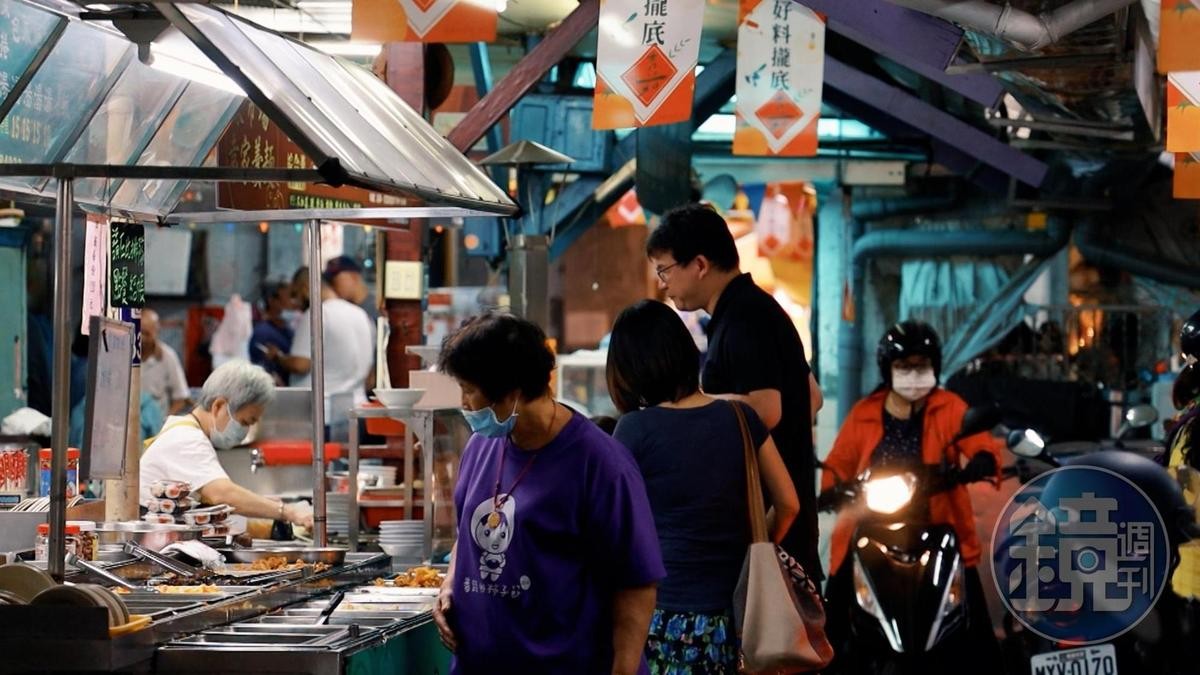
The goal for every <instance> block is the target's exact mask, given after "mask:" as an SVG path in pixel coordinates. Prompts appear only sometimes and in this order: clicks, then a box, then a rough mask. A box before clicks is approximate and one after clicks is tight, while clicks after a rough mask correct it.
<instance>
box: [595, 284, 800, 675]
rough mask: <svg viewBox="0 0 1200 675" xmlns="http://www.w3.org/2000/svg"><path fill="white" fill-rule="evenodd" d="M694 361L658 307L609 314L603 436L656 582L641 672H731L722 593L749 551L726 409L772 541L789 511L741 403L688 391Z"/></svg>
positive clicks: (789, 500) (728, 606) (782, 470)
mask: <svg viewBox="0 0 1200 675" xmlns="http://www.w3.org/2000/svg"><path fill="white" fill-rule="evenodd" d="M699 357H700V354H699V352H698V351H697V350H696V345H695V343H694V342H693V341H692V336H691V334H689V333H688V330H687V328H686V327H685V326H684V325H683V321H682V320H680V318H679V316H678V315H677V314H676V313H675V312H674V311H672V310H671V309H670V308H669V307H667V306H666V305H664V304H662V303H661V302H653V301H649V300H643V301H642V302H639V303H637V304H634V305H632V306H631V307H629V308H627V309H625V311H623V312H621V314H620V316H618V317H617V321H616V323H615V324H614V326H613V332H612V339H611V341H610V343H609V347H608V391H609V393H610V395H611V396H612V398H613V402H614V403H616V405H617V409H618V410H620V411H621V412H623V413H625V414H624V415H623V416H622V417H621V420H620V421H619V422H618V423H617V428H616V431H615V432H614V435H615V436H616V438H617V440H619V441H621V442H622V443H624V444H625V446H626V447H628V448H629V450H630V452H632V453H633V457H634V459H635V460H636V461H637V463H638V466H639V468H640V469H641V472H642V477H643V479H644V480H645V482H646V488H647V491H648V493H649V494H650V509H651V511H653V513H654V524H655V528H656V529H657V531H658V537H659V542H660V544H661V546H662V555H663V562H664V563H665V565H666V569H667V578H666V579H664V580H663V581H662V582H661V584H660V585H659V588H658V600H657V607H656V608H655V611H654V617H653V619H652V620H651V623H650V636H649V640H648V642H647V644H646V656H647V659H648V661H649V666H650V671H651V673H654V675H658V674H659V673H679V674H680V675H709V674H714V675H715V674H718V673H721V674H724V673H728V674H729V675H733V673H736V672H737V664H738V650H737V640H736V636H735V635H734V630H733V616H732V604H733V593H734V587H735V586H736V585H737V581H738V577H739V575H740V573H741V570H742V562H743V559H744V557H745V555H746V548H747V546H749V544H750V520H749V513H748V512H747V510H746V509H747V499H746V461H745V447H744V442H743V440H742V432H741V426H740V425H739V424H738V421H737V415H736V413H735V411H734V409H733V406H735V405H739V406H742V410H743V412H744V413H745V417H746V422H747V424H748V426H749V427H750V437H751V440H752V441H753V443H754V446H755V447H756V448H758V463H759V466H760V468H761V470H762V480H763V485H764V487H765V488H766V492H767V495H768V496H769V497H770V502H771V504H773V505H774V514H773V516H769V517H768V523H769V524H770V526H771V534H772V537H773V539H774V541H775V543H779V542H780V541H782V540H783V536H784V535H785V534H786V533H787V531H788V527H790V526H791V524H792V521H793V520H795V518H796V514H797V513H798V512H799V510H800V502H799V499H798V498H797V496H796V489H795V487H793V486H792V480H791V478H790V477H789V475H788V472H787V468H786V467H785V466H784V464H783V459H782V458H780V456H779V452H778V450H776V449H775V443H774V442H772V440H771V436H770V435H769V434H768V433H767V428H766V427H765V426H763V423H762V422H761V421H759V419H758V416H757V415H756V414H755V413H754V409H753V408H751V407H750V406H748V405H746V404H745V403H743V402H732V403H731V402H730V401H721V400H717V399H715V398H712V397H709V396H706V395H704V394H703V393H701V392H700V383H699V372H698V366H697V364H698V363H699V361H700V359H699Z"/></svg>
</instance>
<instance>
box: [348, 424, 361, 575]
mask: <svg viewBox="0 0 1200 675" xmlns="http://www.w3.org/2000/svg"><path fill="white" fill-rule="evenodd" d="M347 417H349V418H350V444H349V445H350V457H349V461H350V467H349V470H348V472H347V473H348V474H349V475H348V476H346V478H347V480H348V481H349V483H350V494H349V495H348V496H347V498H346V501H347V503H348V504H349V505H350V506H349V508H347V509H346V512H347V513H348V514H350V515H349V518H348V519H347V520H348V522H347V523H346V535H347V536H348V537H349V543H350V550H351V551H352V552H353V551H357V550H358V526H359V523H360V522H362V519H361V518H359V510H358V456H359V454H360V450H359V447H358V443H359V438H358V408H357V407H351V408H350V414H349V415H347Z"/></svg>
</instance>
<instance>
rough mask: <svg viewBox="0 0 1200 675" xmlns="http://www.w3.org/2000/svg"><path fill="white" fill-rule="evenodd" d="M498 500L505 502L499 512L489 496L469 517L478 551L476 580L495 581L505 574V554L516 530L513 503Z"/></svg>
mask: <svg viewBox="0 0 1200 675" xmlns="http://www.w3.org/2000/svg"><path fill="white" fill-rule="evenodd" d="M497 499H502V500H504V505H503V506H501V507H500V510H499V511H496V510H495V507H494V506H493V502H492V499H491V498H490V497H489V498H487V499H485V500H483V501H482V502H480V504H479V506H476V507H475V512H474V513H473V514H472V515H471V536H472V537H473V538H474V539H475V544H476V545H477V546H479V549H480V551H481V555H480V556H479V577H480V579H482V580H483V581H498V580H499V579H500V575H501V574H503V573H504V565H505V562H506V561H505V552H506V551H508V547H509V544H511V543H512V538H513V534H514V532H515V530H516V514H517V503H516V500H515V499H514V498H513V497H512V496H510V495H500V496H499V497H498V498H497Z"/></svg>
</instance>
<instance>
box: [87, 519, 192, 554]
mask: <svg viewBox="0 0 1200 675" xmlns="http://www.w3.org/2000/svg"><path fill="white" fill-rule="evenodd" d="M203 531H204V528H202V527H193V526H191V525H168V524H163V523H147V522H145V521H141V520H134V521H129V522H117V523H97V524H96V530H95V532H96V536H97V537H98V538H99V539H100V544H101V545H102V546H103V545H105V544H121V545H123V544H124V543H125V542H127V541H132V542H134V543H136V544H139V545H141V546H142V547H143V548H147V549H150V550H151V551H161V550H162V549H163V548H165V547H166V546H167V545H168V544H173V543H175V542H177V541H187V540H191V539H199V538H200V533H201V532H203Z"/></svg>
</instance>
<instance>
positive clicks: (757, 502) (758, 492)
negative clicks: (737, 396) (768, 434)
mask: <svg viewBox="0 0 1200 675" xmlns="http://www.w3.org/2000/svg"><path fill="white" fill-rule="evenodd" d="M729 405H731V406H733V414H734V415H736V416H737V421H738V427H740V428H741V431H742V448H743V449H744V450H745V453H746V502H747V506H748V508H749V511H750V542H751V543H754V544H757V543H759V542H765V541H770V540H769V539H768V538H767V513H766V506H765V502H764V501H763V493H762V480H761V479H760V478H759V475H758V451H757V450H756V449H755V447H754V441H753V440H751V438H750V425H748V424H746V413H745V412H743V411H742V406H740V405H738V404H737V403H735V402H730V404H729Z"/></svg>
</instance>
